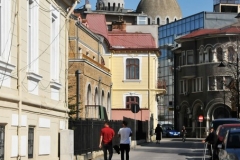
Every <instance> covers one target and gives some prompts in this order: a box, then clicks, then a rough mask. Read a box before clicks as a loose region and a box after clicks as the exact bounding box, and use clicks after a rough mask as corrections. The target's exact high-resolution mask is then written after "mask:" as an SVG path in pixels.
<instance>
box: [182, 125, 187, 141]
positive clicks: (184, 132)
mask: <svg viewBox="0 0 240 160" xmlns="http://www.w3.org/2000/svg"><path fill="white" fill-rule="evenodd" d="M181 132H182V141H183V142H185V141H186V134H187V130H186V128H185V126H183V127H182V130H181Z"/></svg>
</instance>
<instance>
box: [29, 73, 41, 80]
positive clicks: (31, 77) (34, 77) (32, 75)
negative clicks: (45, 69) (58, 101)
mask: <svg viewBox="0 0 240 160" xmlns="http://www.w3.org/2000/svg"><path fill="white" fill-rule="evenodd" d="M27 78H28V80H32V81H35V82H39V81H41V80H42V78H43V77H42V76H40V75H38V74H37V73H33V72H27Z"/></svg>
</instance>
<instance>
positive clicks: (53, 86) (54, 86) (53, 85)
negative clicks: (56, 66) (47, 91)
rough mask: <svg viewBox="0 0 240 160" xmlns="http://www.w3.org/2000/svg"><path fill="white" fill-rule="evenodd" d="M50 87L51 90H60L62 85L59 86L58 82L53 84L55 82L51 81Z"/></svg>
mask: <svg viewBox="0 0 240 160" xmlns="http://www.w3.org/2000/svg"><path fill="white" fill-rule="evenodd" d="M50 87H51V88H55V89H58V90H59V89H61V88H62V85H61V84H60V83H58V82H55V81H51V82H50Z"/></svg>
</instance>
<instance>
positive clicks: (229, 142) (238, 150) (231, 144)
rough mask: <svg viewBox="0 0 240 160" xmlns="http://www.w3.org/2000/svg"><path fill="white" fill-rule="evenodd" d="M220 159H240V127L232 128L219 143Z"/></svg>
mask: <svg viewBox="0 0 240 160" xmlns="http://www.w3.org/2000/svg"><path fill="white" fill-rule="evenodd" d="M218 149H219V152H218V157H219V160H240V129H231V130H229V131H227V134H226V136H225V138H224V140H223V143H222V144H219V145H218Z"/></svg>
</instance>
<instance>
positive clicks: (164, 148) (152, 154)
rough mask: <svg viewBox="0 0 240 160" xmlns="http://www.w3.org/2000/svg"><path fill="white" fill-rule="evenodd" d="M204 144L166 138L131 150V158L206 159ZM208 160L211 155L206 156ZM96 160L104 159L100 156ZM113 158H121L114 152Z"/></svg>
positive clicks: (150, 159)
mask: <svg viewBox="0 0 240 160" xmlns="http://www.w3.org/2000/svg"><path fill="white" fill-rule="evenodd" d="M203 153H204V144H203V143H201V141H200V139H189V140H187V141H186V142H182V141H181V139H179V138H173V139H172V138H165V139H163V140H162V141H161V143H160V144H156V143H155V142H149V143H144V144H141V145H138V146H136V147H135V148H133V149H131V151H130V160H204V154H203ZM205 158H206V160H208V159H209V156H205ZM95 160H103V157H98V158H97V159H95ZM112 160H121V158H120V155H119V154H117V153H114V155H113V158H112Z"/></svg>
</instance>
